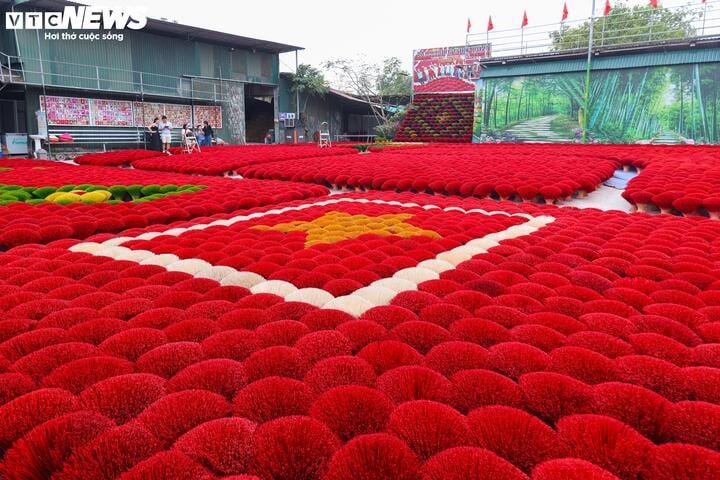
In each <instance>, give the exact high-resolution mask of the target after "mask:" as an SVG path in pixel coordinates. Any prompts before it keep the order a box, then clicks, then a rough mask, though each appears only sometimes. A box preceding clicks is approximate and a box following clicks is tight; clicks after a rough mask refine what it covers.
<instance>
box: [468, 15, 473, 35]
mask: <svg viewBox="0 0 720 480" xmlns="http://www.w3.org/2000/svg"><path fill="white" fill-rule="evenodd" d="M470 27H472V23H470V17H468V24H467V33H470Z"/></svg>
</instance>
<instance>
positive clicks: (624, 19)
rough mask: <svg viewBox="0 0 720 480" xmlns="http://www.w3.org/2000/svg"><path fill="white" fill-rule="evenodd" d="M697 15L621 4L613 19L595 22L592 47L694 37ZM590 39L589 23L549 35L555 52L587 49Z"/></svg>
mask: <svg viewBox="0 0 720 480" xmlns="http://www.w3.org/2000/svg"><path fill="white" fill-rule="evenodd" d="M696 14H697V11H695V12H693V11H692V10H690V9H689V8H678V9H673V10H668V9H667V8H663V7H659V8H651V7H648V6H644V5H643V6H638V5H635V6H633V7H630V6H628V5H626V4H623V3H619V4H617V5H615V6H614V7H613V10H612V13H611V14H610V15H608V16H605V17H599V18H596V19H595V31H594V33H593V43H594V44H595V45H597V46H600V45H603V46H610V45H621V44H629V43H641V42H647V41H650V40H653V41H654V40H668V39H673V38H688V37H694V36H695V35H696V32H695V28H694V27H693V25H692V22H693V20H694V18H695V15H696ZM589 37H590V22H589V21H588V22H584V23H583V24H582V25H579V26H577V27H573V28H568V27H561V28H560V30H556V31H554V32H551V33H550V38H551V39H552V44H553V50H570V49H574V48H587V46H588V39H589Z"/></svg>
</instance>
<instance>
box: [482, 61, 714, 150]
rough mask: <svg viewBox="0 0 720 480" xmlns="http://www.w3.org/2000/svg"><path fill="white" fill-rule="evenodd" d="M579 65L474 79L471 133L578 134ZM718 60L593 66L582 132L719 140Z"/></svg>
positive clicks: (638, 138)
mask: <svg viewBox="0 0 720 480" xmlns="http://www.w3.org/2000/svg"><path fill="white" fill-rule="evenodd" d="M584 95H585V72H572V73H558V74H549V75H533V76H524V77H501V78H488V79H484V80H483V79H481V80H478V81H477V82H476V90H475V122H474V128H473V141H474V142H478V143H482V142H579V141H580V139H581V137H582V129H581V128H580V127H581V125H582V124H583V118H584V115H586V112H584V111H583V105H584ZM719 97H720V64H719V63H704V64H692V65H674V66H663V67H645V68H637V69H623V70H606V71H597V72H593V74H592V77H591V82H590V104H589V108H588V112H587V115H588V138H589V139H590V140H591V141H593V142H598V143H650V142H653V143H720V126H718V117H719V115H718V106H720V98H719Z"/></svg>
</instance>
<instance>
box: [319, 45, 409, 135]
mask: <svg viewBox="0 0 720 480" xmlns="http://www.w3.org/2000/svg"><path fill="white" fill-rule="evenodd" d="M324 67H325V68H326V69H327V70H329V71H331V72H333V73H334V74H335V76H336V78H337V81H338V86H339V88H340V89H341V90H346V91H349V92H352V93H354V94H355V95H357V96H358V97H360V98H361V99H363V100H364V101H365V102H366V103H367V104H368V105H369V106H370V108H371V110H372V113H373V116H374V117H375V120H376V121H377V123H378V125H379V126H383V125H388V124H391V123H392V122H393V120H392V118H391V117H392V116H393V111H394V109H391V108H388V107H390V106H392V105H393V102H392V100H393V98H397V97H409V96H410V95H411V94H412V78H411V77H410V74H409V73H408V72H407V71H405V70H403V68H402V62H401V61H400V59H399V58H397V57H391V58H386V59H385V60H383V61H382V62H381V63H379V64H378V63H371V62H368V61H367V60H366V59H364V58H359V59H357V60H347V59H339V60H331V61H329V62H326V63H325V64H324Z"/></svg>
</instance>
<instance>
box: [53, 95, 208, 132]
mask: <svg viewBox="0 0 720 480" xmlns="http://www.w3.org/2000/svg"><path fill="white" fill-rule="evenodd" d="M40 110H41V111H43V112H46V114H47V121H48V125H64V126H75V127H91V126H94V127H144V126H146V125H149V124H150V123H151V122H152V121H153V119H154V118H155V117H162V116H163V115H167V117H168V120H169V121H170V122H171V123H172V124H173V126H174V127H176V128H180V127H182V125H183V124H184V123H187V124H188V125H192V124H193V118H192V117H193V107H192V106H191V105H183V104H177V103H156V102H131V101H124V100H105V99H95V98H78V97H60V96H51V95H47V96H41V97H40ZM194 113H195V120H194V123H195V124H199V123H202V122H203V121H205V120H207V121H208V122H210V125H212V126H213V128H222V108H221V107H220V106H217V105H196V106H195V110H194Z"/></svg>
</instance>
